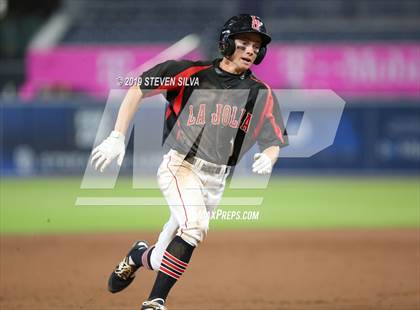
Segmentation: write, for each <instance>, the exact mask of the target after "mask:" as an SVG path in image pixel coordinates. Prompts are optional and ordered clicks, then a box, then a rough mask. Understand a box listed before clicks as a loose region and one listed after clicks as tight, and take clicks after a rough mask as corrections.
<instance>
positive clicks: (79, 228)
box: [0, 176, 420, 234]
mask: <svg viewBox="0 0 420 310" xmlns="http://www.w3.org/2000/svg"><path fill="white" fill-rule="evenodd" d="M80 181H81V180H80V179H78V178H34V179H17V178H16V179H7V178H5V179H2V180H1V183H0V184H1V192H0V195H1V198H0V202H1V209H0V233H2V234H32V233H65V232H92V231H125V230H159V229H160V228H161V227H162V225H163V224H164V223H165V221H166V220H167V218H168V216H169V211H168V208H167V207H166V206H147V207H135V206H78V207H76V206H75V201H76V198H77V197H89V196H123V197H124V196H137V197H147V196H155V197H156V196H157V197H160V196H161V195H160V192H159V191H158V190H139V189H132V185H131V180H129V179H124V178H123V179H120V180H119V181H118V183H117V186H116V188H115V189H113V190H105V189H102V190H81V189H80ZM225 196H226V197H229V196H230V197H232V196H251V197H256V196H262V197H264V203H263V204H262V205H261V206H248V207H243V206H242V207H221V209H223V210H257V211H260V214H259V219H258V220H255V221H243V220H214V221H212V223H211V229H220V228H223V229H237V228H240V229H281V228H304V229H313V228H320V229H324V228H361V227H362V228H382V227H420V182H419V181H418V180H417V179H415V178H371V177H369V178H362V177H348V178H344V177H343V178H316V177H307V178H304V177H288V176H285V177H281V178H277V179H272V180H271V182H270V185H269V187H268V188H267V189H265V190H262V189H258V190H257V189H255V190H254V189H251V190H249V189H248V190H229V189H228V190H227V191H226V192H225Z"/></svg>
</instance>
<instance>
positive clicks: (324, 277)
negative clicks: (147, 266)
mask: <svg viewBox="0 0 420 310" xmlns="http://www.w3.org/2000/svg"><path fill="white" fill-rule="evenodd" d="M238 13H252V14H255V15H259V16H261V17H262V19H263V21H264V22H265V23H266V25H267V27H268V30H269V33H271V35H272V38H273V42H272V43H271V44H270V46H269V48H268V54H267V56H266V59H265V60H264V62H263V63H262V64H261V65H260V66H255V67H254V69H255V70H254V72H255V73H256V75H257V76H258V77H260V78H261V79H263V80H266V81H267V82H268V83H269V84H270V85H271V86H272V88H274V89H332V90H333V91H335V92H336V93H337V94H338V95H339V96H341V97H342V98H343V99H344V100H345V102H346V106H345V109H344V112H343V115H342V118H341V122H340V125H339V128H338V131H337V135H336V138H335V141H334V144H333V145H331V146H330V147H328V148H327V149H325V150H323V151H321V152H319V153H318V154H316V155H314V156H312V157H311V158H281V159H280V161H279V162H278V163H277V164H276V166H275V169H274V173H273V177H272V178H271V181H270V184H269V186H268V188H267V189H261V188H259V189H258V188H256V189H253V188H248V189H233V188H229V189H227V191H226V193H225V196H227V197H238V196H240V197H258V196H261V197H264V202H263V204H262V206H258V207H256V206H243V207H241V210H248V211H256V210H258V211H260V216H259V218H258V220H257V221H226V220H215V221H213V222H212V223H211V230H214V232H213V233H211V234H209V239H208V241H207V242H208V243H207V244H206V246H205V247H203V248H201V249H200V251H198V254H197V258H196V259H197V261H199V262H200V263H199V264H198V265H195V266H197V267H194V266H193V267H192V268H193V269H192V270H191V276H189V275H187V276H186V278H185V281H184V282H182V283H180V284H179V286H178V287H180V288H177V290H178V291H177V293H176V294H175V296H174V297H173V299H172V300H171V303H172V304H170V306H171V307H170V309H176V308H172V305H174V306H176V305H178V306H179V307H181V305H183V306H182V309H191V310H196V309H197V307H198V305H200V309H220V308H223V309H236V310H238V309H241V310H244V309H262V308H264V309H275V310H278V309H279V305H281V306H282V309H286V307H287V309H289V308H290V309H322V310H327V309H352V310H354V309H363V310H367V309H375V310H378V309H398V310H402V309H410V310H411V309H419V308H418V305H419V300H420V299H419V295H418V292H419V289H418V288H419V282H418V270H419V264H418V245H419V234H418V229H419V227H420V178H419V176H420V31H419V29H420V24H419V21H420V2H419V1H416V0H352V1H347V0H318V1H315V0H294V1H293V0H280V1H279V0H264V1H246V0H231V1H222V0H202V1H195V0H178V1H170V0H154V1H142V0H138V1H135V0H119V1H116V0H102V1H100V0H91V1H89V0H38V1H29V0H20V1H10V0H0V120H1V125H0V130H1V132H0V148H1V149H0V177H1V180H0V181H1V182H0V237H1V238H0V241H1V242H0V245H1V248H0V280H1V281H0V289H1V290H0V291H1V296H0V308H2V309H3V307H4V309H10V310H13V309H31V310H32V309H89V310H92V309H132V308H129V307H132V306H133V305H135V302H138V298H139V296H143V295H146V294H147V289H148V286H145V285H143V284H141V285H140V284H139V285H138V286H137V290H133V291H131V292H130V293H127V294H125V293H124V294H123V295H122V297H120V296H109V295H108V294H106V290H105V286H104V285H105V283H106V277H107V273H108V272H109V271H110V270H109V268H110V266H112V264H114V263H115V262H116V259H119V258H120V255H121V254H122V253H123V252H124V251H125V250H126V247H127V246H128V245H129V244H130V242H131V240H132V239H133V238H139V237H140V236H141V237H142V238H146V239H148V240H152V239H153V238H155V237H156V232H157V231H159V230H160V228H161V226H162V224H163V223H164V222H165V221H166V220H167V217H168V215H169V213H168V210H167V208H166V207H164V206H142V207H136V206H111V205H102V206H75V203H76V200H77V198H78V197H105V198H106V197H125V198H127V197H141V198H142V197H161V196H160V193H159V191H158V190H157V189H145V188H136V187H139V186H135V185H136V184H135V183H136V180H134V183H133V168H134V169H136V167H135V165H134V167H133V137H131V140H130V143H129V147H128V151H127V154H126V158H125V160H124V164H123V167H122V170H121V174H120V177H119V178H118V181H117V182H116V186H115V188H113V186H111V187H110V188H102V189H98V188H95V187H93V188H90V187H89V186H85V187H84V188H81V184H82V179H83V175H84V172H85V169H86V167H87V162H88V157H89V154H90V152H91V149H92V146H93V144H94V141H95V139H96V140H98V139H99V138H100V135H98V136H97V131H98V126H99V124H100V121H101V118H102V115H103V113H104V109H105V106H106V103H107V101H108V99H109V98H108V96H109V94H110V91H115V90H117V89H118V88H119V87H118V84H117V81H118V77H119V76H126V75H127V73H128V72H130V71H131V70H133V69H134V68H136V67H137V66H141V65H144V66H143V67H147V66H148V65H150V60H151V59H153V58H154V57H155V56H156V55H160V56H161V57H160V59H161V60H163V59H162V58H165V57H169V58H173V56H174V55H176V56H177V57H179V58H189V59H200V58H203V59H204V58H213V57H217V56H218V51H217V39H218V33H219V30H220V28H221V25H222V24H223V23H224V21H225V20H226V19H227V18H229V17H231V16H233V15H236V14H238ZM189 35H193V36H189ZM186 36H188V37H187V40H183V41H181V42H182V44H181V48H179V47H180V45H179V42H180V40H181V39H183V38H185V37H186ZM177 42H178V45H176V46H177V48H175V49H171V53H170V54H169V55H168V54H166V56H165V55H163V56H162V55H161V54H160V52H162V51H165V50H166V49H167V48H168V47H170V46H172V45H173V44H175V43H177ZM155 60H156V59H155ZM116 97H118V96H114V97H113V98H114V99H115V98H116ZM150 100H151V101H150V102H149V103H150V104H149V103H148V104H146V103H145V105H144V106H142V107H141V109H140V113H138V117H139V118H140V119H141V122H140V123H141V124H142V126H143V127H142V128H143V129H144V128H145V130H143V131H141V130H140V131H139V132H138V135H136V139H139V140H140V141H145V140H144V139H146V140H147V141H149V142H153V143H155V144H156V145H158V144H159V143H160V139H161V127H159V126H161V120H162V119H163V111H164V104H163V102H162V100H161V99H156V98H154V99H150ZM114 101H116V102H117V103H118V100H114ZM298 112H299V111H298ZM297 119H299V117H297ZM112 121H113V120H112V119H109V120H108V122H109V123H112ZM287 125H288V126H289V125H293V124H289V123H287ZM295 125H296V124H295ZM298 127H299V126H294V127H293V128H294V129H297V128H298ZM152 128H154V129H152ZM290 129H291V128H290ZM103 134H104V135H105V134H107V133H105V132H104V133H103ZM132 136H133V135H132ZM153 143H152V144H153ZM160 154H161V153H160V151H159V150H156V151H155V152H151V153H149V154H147V156H146V157H144V160H143V161H140V164H143V165H146V166H150V167H152V168H153V169H156V168H157V165H158V163H159V161H160V159H161V155H160ZM248 163H249V162H248ZM153 169H152V170H153ZM137 181H139V180H137ZM231 208H233V209H235V208H238V207H224V206H223V207H222V209H223V210H229V209H231ZM227 229H229V230H230V231H229V233H226V230H227ZM234 229H237V231H233V230H234ZM315 230H316V231H315ZM147 231H149V232H147ZM86 232H87V233H88V234H83V233H86ZM98 232H101V234H100V235H98V234H96V233H98ZM117 232H118V233H117ZM123 232H124V233H123ZM67 233H71V234H70V235H68V234H67ZM75 233H77V234H75ZM249 242H252V244H253V249H257V252H256V253H254V252H253V253H251V258H252V259H251V261H252V262H251V263H250V262H249V261H250V259H249V257H250V256H249V255H250V253H249ZM96 253H101V254H100V259H98V255H96ZM215 253H217V254H215ZM232 254H233V255H234V256H235V260H234V261H231V259H232V256H233V255H232ZM257 254H258V255H257ZM216 258H217V259H216ZM273 260H274V261H275V262H276V263H277V266H276V268H275V269H272V270H270V271H269V274H267V269H265V268H267V267H268V265H267V264H268V263H269V262H272V261H273ZM87 266H88V269H89V270H87ZM202 266H212V267H214V270H223V275H221V274H219V273H216V272H214V273H213V272H211V274H209V273H208V270H207V269H206V268H204V269H203V268H201V267H202ZM194 268H197V269H194ZM243 268H245V270H248V272H246V273H243V272H242V271H243V270H242V269H243ZM23 275H25V276H23ZM249 275H251V278H252V279H253V281H249V278H248V277H249ZM142 276H143V275H142ZM223 276H224V277H225V278H224V279H223V281H221V280H220V277H223ZM145 277H146V279H150V281H151V280H152V279H151V275H148V274H145ZM147 277H148V278H147ZM204 278H206V281H207V283H206V284H203V285H204V286H203V285H201V284H200V285H197V279H204ZM40 279H41V280H40ZM143 280H144V279H142V280H141V281H143ZM221 283H223V284H224V286H221ZM237 283H241V286H240V287H238V286H237ZM245 283H247V284H246V285H245ZM137 284H138V282H137ZM137 284H136V283H135V285H137ZM182 287H184V288H185V289H181V288H182ZM203 287H205V289H203ZM227 287H229V290H227ZM221 290H222V291H224V290H226V292H229V297H226V298H224V299H223V298H222V299H220V298H219V297H220V295H221ZM81 292H83V293H81ZM279 292H280V293H279ZM222 293H223V292H222ZM130 294H131V295H130ZM140 294H141V295H140ZM215 297H217V298H215ZM219 299H220V300H219ZM186 300H187V301H189V304H188V303H186V302H185V301H186ZM229 300H230V301H231V304H229V303H228V301H229ZM263 302H266V303H265V304H264V303H263ZM189 305H190V307H189V308H188V306H189ZM255 305H257V306H255ZM113 306H114V308H113ZM209 307H210V308H209Z"/></svg>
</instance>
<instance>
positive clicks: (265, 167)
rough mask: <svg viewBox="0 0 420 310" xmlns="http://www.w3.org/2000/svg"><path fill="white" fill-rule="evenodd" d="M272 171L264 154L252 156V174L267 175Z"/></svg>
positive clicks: (268, 159) (270, 164)
mask: <svg viewBox="0 0 420 310" xmlns="http://www.w3.org/2000/svg"><path fill="white" fill-rule="evenodd" d="M272 169H273V164H272V162H271V159H270V157H268V156H267V155H265V154H264V153H256V154H255V155H254V163H253V164H252V172H254V173H258V174H269V173H271V170H272Z"/></svg>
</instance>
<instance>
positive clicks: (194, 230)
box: [178, 220, 209, 247]
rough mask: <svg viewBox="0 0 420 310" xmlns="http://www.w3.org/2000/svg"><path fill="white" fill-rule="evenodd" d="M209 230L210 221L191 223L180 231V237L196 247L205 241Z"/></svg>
mask: <svg viewBox="0 0 420 310" xmlns="http://www.w3.org/2000/svg"><path fill="white" fill-rule="evenodd" d="M208 229H209V221H208V220H202V221H197V222H195V223H189V225H188V226H187V227H186V228H182V229H180V230H179V231H178V235H179V236H180V237H181V238H182V239H184V241H185V242H187V243H189V244H191V245H192V246H195V247H196V246H198V245H199V244H200V243H201V242H203V241H204V238H205V237H206V235H207V231H208Z"/></svg>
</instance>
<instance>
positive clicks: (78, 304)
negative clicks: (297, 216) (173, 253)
mask: <svg viewBox="0 0 420 310" xmlns="http://www.w3.org/2000/svg"><path fill="white" fill-rule="evenodd" d="M138 238H145V239H148V240H149V241H153V240H155V238H156V234H151V233H140V232H137V233H129V234H114V235H110V234H107V235H99V234H97V235H72V236H30V237H11V236H8V237H4V236H3V237H1V253H0V254H1V269H0V272H1V273H0V280H1V281H0V282H1V283H0V288H1V297H0V309H2V310H16V309H25V310H26V309H31V310H38V309H42V310H49V309H78V310H85V309H86V310H96V309H98V310H99V309H100V310H107V309H109V310H125V309H127V310H137V309H139V304H140V302H141V301H143V299H144V298H145V297H147V293H148V292H149V289H150V287H151V285H152V281H153V278H154V274H153V272H150V271H144V270H142V271H141V272H140V273H139V274H138V278H137V279H136V281H135V282H134V283H133V284H132V286H131V287H130V288H129V289H127V290H126V291H124V292H121V293H119V294H116V295H112V294H110V293H108V292H107V291H106V282H107V278H108V275H109V273H110V271H111V270H112V267H113V266H114V265H115V264H116V263H117V262H118V261H119V260H120V258H121V257H122V256H123V255H124V254H125V252H126V251H127V249H128V248H129V246H130V244H131V242H132V241H133V240H135V239H138ZM419 238H420V237H419V231H418V230H414V229H413V230H398V231H397V230H377V231H265V232H261V231H258V232H250V231H247V232H211V233H210V235H209V236H208V239H207V240H206V242H205V244H203V246H201V247H200V248H199V249H198V250H197V251H196V253H195V256H194V257H193V260H192V262H191V264H190V268H189V269H188V270H187V272H186V273H185V274H184V276H183V279H182V280H181V281H180V282H179V283H177V284H176V286H175V287H174V289H173V291H172V295H171V297H170V299H169V301H168V307H169V310H207V309H208V310H210V309H215V310H218V309H222V310H228V309H231V310H233V309H235V310H248V309H249V310H272V309H273V310H274V309H276V310H280V309H285V310H286V309H290V310H297V309H302V310H306V309H322V310H329V309H340V310H341V309H343V310H347V309H348V310H368V309H372V310H382V309H387V310H388V309H395V310H405V309H407V310H409V309H410V310H411V309H413V310H414V309H420V296H419V292H420V287H419V275H420V273H419V271H420V270H419V268H420V266H419V261H420V260H419V259H420V255H419Z"/></svg>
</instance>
